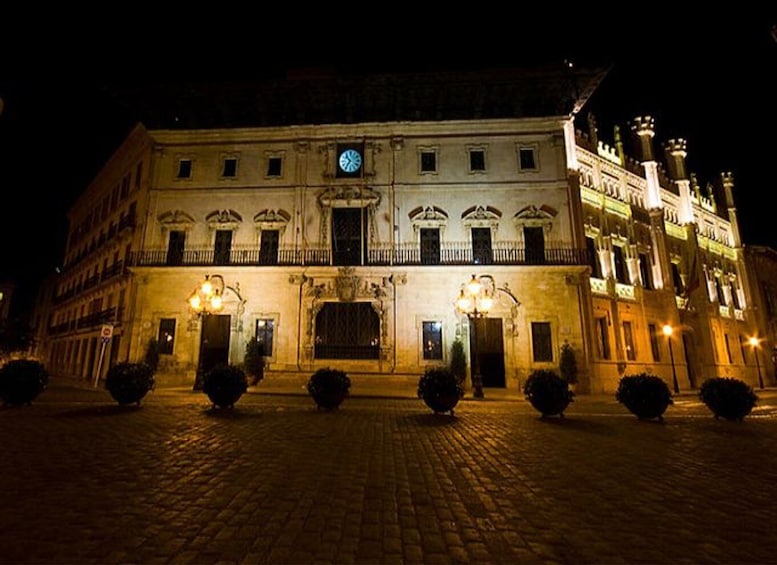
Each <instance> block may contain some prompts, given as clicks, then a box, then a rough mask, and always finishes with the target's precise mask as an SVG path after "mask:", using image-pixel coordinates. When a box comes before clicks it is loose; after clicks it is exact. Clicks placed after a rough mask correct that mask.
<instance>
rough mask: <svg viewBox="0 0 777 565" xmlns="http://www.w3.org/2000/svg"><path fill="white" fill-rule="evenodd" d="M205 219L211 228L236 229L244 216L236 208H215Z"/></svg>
mask: <svg viewBox="0 0 777 565" xmlns="http://www.w3.org/2000/svg"><path fill="white" fill-rule="evenodd" d="M205 221H206V222H207V224H208V227H209V228H210V229H211V230H232V231H234V230H236V229H237V228H238V226H239V225H240V223H241V222H242V221H243V218H241V217H240V214H238V213H237V212H235V211H234V210H214V211H213V212H211V213H210V214H208V215H207V216H205Z"/></svg>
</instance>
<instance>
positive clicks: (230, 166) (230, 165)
mask: <svg viewBox="0 0 777 565" xmlns="http://www.w3.org/2000/svg"><path fill="white" fill-rule="evenodd" d="M236 175H237V158H236V157H226V158H225V159H224V169H223V170H222V171H221V176H222V177H234V176H236Z"/></svg>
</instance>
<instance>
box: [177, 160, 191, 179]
mask: <svg viewBox="0 0 777 565" xmlns="http://www.w3.org/2000/svg"><path fill="white" fill-rule="evenodd" d="M176 176H177V177H178V178H179V179H190V178H192V160H191V159H179V160H178V174H177V175H176Z"/></svg>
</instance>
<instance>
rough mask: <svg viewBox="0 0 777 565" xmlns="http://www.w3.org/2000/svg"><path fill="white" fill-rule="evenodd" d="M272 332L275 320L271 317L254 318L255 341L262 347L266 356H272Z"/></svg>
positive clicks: (273, 332)
mask: <svg viewBox="0 0 777 565" xmlns="http://www.w3.org/2000/svg"><path fill="white" fill-rule="evenodd" d="M274 334H275V320H273V319H272V318H259V319H258V320H256V341H257V342H258V343H259V344H260V345H261V346H262V347H263V348H264V354H265V356H267V357H272V350H273V337H274Z"/></svg>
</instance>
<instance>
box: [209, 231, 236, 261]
mask: <svg viewBox="0 0 777 565" xmlns="http://www.w3.org/2000/svg"><path fill="white" fill-rule="evenodd" d="M231 251H232V230H217V231H216V241H215V244H214V248H213V264H214V265H229V262H230V253H231Z"/></svg>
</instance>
